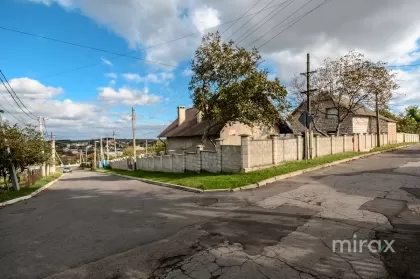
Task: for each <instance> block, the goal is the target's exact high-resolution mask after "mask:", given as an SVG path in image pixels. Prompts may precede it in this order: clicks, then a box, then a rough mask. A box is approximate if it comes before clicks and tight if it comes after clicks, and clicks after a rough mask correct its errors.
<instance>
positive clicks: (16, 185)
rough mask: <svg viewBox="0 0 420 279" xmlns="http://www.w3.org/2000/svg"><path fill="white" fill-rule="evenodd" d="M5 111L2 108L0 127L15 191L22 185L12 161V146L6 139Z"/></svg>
mask: <svg viewBox="0 0 420 279" xmlns="http://www.w3.org/2000/svg"><path fill="white" fill-rule="evenodd" d="M2 113H3V111H2V110H0V129H1V132H2V135H3V139H4V145H5V146H6V150H5V152H6V155H7V160H8V161H9V175H10V178H11V180H12V187H13V189H14V190H15V191H19V190H20V186H19V180H18V178H17V175H16V169H15V166H14V165H13V163H12V154H11V153H10V148H9V146H8V145H7V139H6V134H5V132H4V126H3V115H2Z"/></svg>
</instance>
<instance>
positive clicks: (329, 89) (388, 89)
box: [292, 51, 398, 134]
mask: <svg viewBox="0 0 420 279" xmlns="http://www.w3.org/2000/svg"><path fill="white" fill-rule="evenodd" d="M311 77H312V80H311V85H312V88H316V89H317V91H316V92H315V93H312V94H311V100H312V101H313V103H314V107H313V111H312V114H313V115H314V116H315V121H314V126H315V129H317V122H316V119H317V118H318V119H319V117H324V118H325V116H326V115H325V113H326V111H325V108H324V105H323V104H324V103H325V102H329V103H331V104H332V106H331V107H332V108H335V109H336V111H337V117H336V119H337V122H336V127H335V132H336V133H337V134H338V133H339V132H340V127H341V124H342V123H343V122H344V120H345V119H346V118H347V116H348V115H349V114H352V113H356V112H357V111H358V110H359V109H361V108H363V107H368V108H373V109H374V108H375V106H376V102H378V107H379V108H380V109H387V108H388V103H389V101H390V100H391V99H392V97H393V93H394V91H395V90H396V89H397V88H398V84H397V82H396V76H395V74H394V73H393V72H392V71H390V70H388V69H387V68H386V63H384V62H381V61H379V62H373V61H371V60H369V59H366V58H365V56H364V55H363V54H362V53H359V52H356V51H350V52H349V53H348V54H346V55H343V56H341V57H338V58H336V59H331V58H328V59H326V60H325V61H324V62H323V64H322V65H321V66H320V67H319V68H318V69H316V73H314V74H313V75H311ZM304 84H305V83H304V82H303V80H302V78H301V77H298V76H296V77H295V78H294V79H293V80H292V87H293V91H294V92H295V93H296V96H298V97H299V98H300V100H304V99H305V96H304V95H302V94H301V93H300V92H301V91H304V88H302V86H303V85H304Z"/></svg>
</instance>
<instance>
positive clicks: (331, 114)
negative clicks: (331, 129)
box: [325, 108, 338, 119]
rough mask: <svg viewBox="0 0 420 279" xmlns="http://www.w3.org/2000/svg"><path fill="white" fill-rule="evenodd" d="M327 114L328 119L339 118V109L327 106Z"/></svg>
mask: <svg viewBox="0 0 420 279" xmlns="http://www.w3.org/2000/svg"><path fill="white" fill-rule="evenodd" d="M325 115H326V117H327V119H338V109H336V108H327V109H326V110H325Z"/></svg>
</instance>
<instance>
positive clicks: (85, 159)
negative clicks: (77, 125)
mask: <svg viewBox="0 0 420 279" xmlns="http://www.w3.org/2000/svg"><path fill="white" fill-rule="evenodd" d="M88 144H89V143H88ZM88 146H89V145H87V146H86V150H85V164H87V159H88V157H87V150H88Z"/></svg>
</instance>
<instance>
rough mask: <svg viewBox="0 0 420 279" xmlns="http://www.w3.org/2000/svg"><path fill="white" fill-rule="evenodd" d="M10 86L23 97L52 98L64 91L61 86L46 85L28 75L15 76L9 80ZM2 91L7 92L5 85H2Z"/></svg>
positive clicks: (0, 88)
mask: <svg viewBox="0 0 420 279" xmlns="http://www.w3.org/2000/svg"><path fill="white" fill-rule="evenodd" d="M9 83H10V86H11V87H12V88H13V90H14V91H15V92H16V94H17V95H18V96H19V97H21V98H34V99H38V98H51V97H53V96H56V95H58V94H61V93H63V89H62V88H61V87H52V86H45V85H43V84H41V83H40V82H39V81H37V80H34V79H30V78H27V77H23V78H14V79H11V80H10V81H9ZM0 91H2V92H6V89H5V88H4V87H0Z"/></svg>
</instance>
